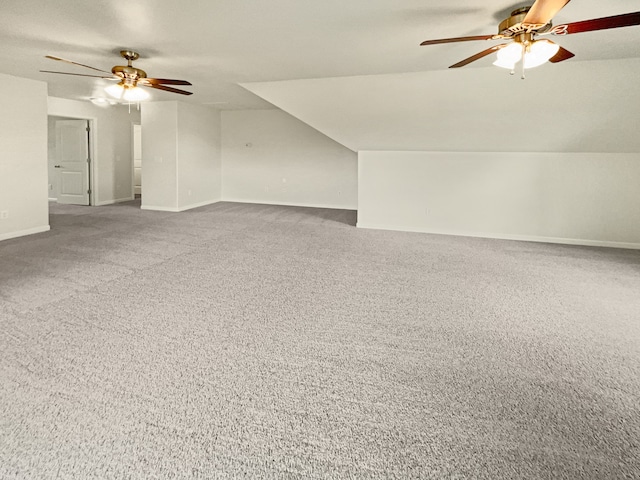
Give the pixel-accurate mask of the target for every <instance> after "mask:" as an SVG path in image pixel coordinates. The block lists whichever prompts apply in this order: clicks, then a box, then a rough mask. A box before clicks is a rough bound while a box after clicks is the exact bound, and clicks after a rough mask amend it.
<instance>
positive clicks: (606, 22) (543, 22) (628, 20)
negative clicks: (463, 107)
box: [420, 0, 640, 78]
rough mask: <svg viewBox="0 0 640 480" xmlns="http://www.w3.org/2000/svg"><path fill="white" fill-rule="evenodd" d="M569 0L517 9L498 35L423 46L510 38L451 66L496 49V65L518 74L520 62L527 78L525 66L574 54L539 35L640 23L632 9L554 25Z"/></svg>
mask: <svg viewBox="0 0 640 480" xmlns="http://www.w3.org/2000/svg"><path fill="white" fill-rule="evenodd" d="M569 1H570V0H536V1H535V2H534V3H533V5H532V6H530V7H523V8H519V9H517V10H514V11H513V12H512V13H511V16H510V17H509V18H507V19H506V20H503V21H502V23H500V25H499V26H498V33H497V34H496V35H478V36H472V37H457V38H442V39H438V40H426V41H424V42H422V43H421V44H420V45H437V44H440V43H454V42H468V41H473V40H511V42H508V43H502V44H500V45H494V46H492V47H489V48H487V49H486V50H483V51H482V52H480V53H476V54H475V55H472V56H471V57H469V58H465V59H464V60H462V61H460V62H458V63H455V64H453V65H451V66H450V67H449V68H459V67H464V66H465V65H469V64H470V63H472V62H475V61H476V60H480V59H481V58H484V57H486V56H487V55H490V54H491V53H493V52H497V60H496V61H495V62H494V65H496V66H499V67H504V68H508V69H510V70H511V74H512V75H513V74H514V73H515V72H514V70H515V65H516V64H517V63H518V62H521V64H522V78H524V69H525V68H533V67H537V66H538V65H541V64H543V63H545V62H547V61H549V62H551V63H558V62H562V61H564V60H568V59H569V58H571V57H574V56H575V55H574V54H573V53H571V52H570V51H568V50H566V49H565V48H562V47H561V46H560V45H558V44H556V43H554V42H552V41H550V40H547V39H542V40H537V39H536V37H538V36H541V35H570V34H573V33H581V32H590V31H594V30H605V29H608V28H619V27H629V26H633V25H640V12H633V13H627V14H623V15H614V16H612V17H603V18H595V19H592V20H583V21H581V22H574V23H567V24H564V25H556V26H553V25H552V23H551V20H552V19H553V17H554V16H555V15H556V14H557V13H558V12H559V11H560V10H562V8H563V7H564V6H565V5H566V4H567V3H569Z"/></svg>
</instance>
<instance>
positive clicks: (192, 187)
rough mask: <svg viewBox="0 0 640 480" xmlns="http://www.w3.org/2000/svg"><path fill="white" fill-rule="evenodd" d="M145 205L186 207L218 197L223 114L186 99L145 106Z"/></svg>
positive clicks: (143, 158) (143, 147)
mask: <svg viewBox="0 0 640 480" xmlns="http://www.w3.org/2000/svg"><path fill="white" fill-rule="evenodd" d="M142 171H143V174H142V175H143V177H142V191H143V194H142V208H143V209H147V210H166V211H176V212H177V211H182V210H188V209H190V208H195V207H198V206H202V205H207V204H210V203H214V202H217V201H220V190H221V179H220V175H221V159H220V113H219V112H218V111H217V110H214V109H210V108H206V107H201V106H198V105H191V104H186V103H182V102H175V101H172V102H150V103H148V104H145V105H144V106H143V109H142Z"/></svg>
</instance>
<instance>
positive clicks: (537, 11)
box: [522, 0, 570, 27]
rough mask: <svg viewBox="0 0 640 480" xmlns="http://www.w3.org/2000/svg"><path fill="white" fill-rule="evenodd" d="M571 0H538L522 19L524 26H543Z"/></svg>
mask: <svg viewBox="0 0 640 480" xmlns="http://www.w3.org/2000/svg"><path fill="white" fill-rule="evenodd" d="M569 1H570V0H536V2H535V3H534V4H533V5H532V6H531V8H530V9H529V12H528V13H527V15H526V16H525V17H524V20H522V24H523V25H524V26H532V27H533V26H538V27H542V26H544V25H546V24H547V23H549V22H550V21H551V19H552V18H553V17H555V16H556V13H558V12H559V11H560V10H562V8H563V7H564V6H565V5H566V4H567V3H569Z"/></svg>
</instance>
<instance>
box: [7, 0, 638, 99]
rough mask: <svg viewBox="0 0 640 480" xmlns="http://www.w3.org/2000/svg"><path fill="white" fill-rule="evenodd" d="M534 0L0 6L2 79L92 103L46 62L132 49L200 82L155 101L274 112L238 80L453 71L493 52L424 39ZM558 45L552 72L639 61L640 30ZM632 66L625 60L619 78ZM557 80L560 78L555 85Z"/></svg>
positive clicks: (158, 71)
mask: <svg viewBox="0 0 640 480" xmlns="http://www.w3.org/2000/svg"><path fill="white" fill-rule="evenodd" d="M527 3H531V2H527V1H526V0H525V1H524V2H514V1H513V0H486V1H484V2H478V1H475V0H458V1H453V0H447V1H444V0H438V1H431V0H429V1H427V0H420V1H417V0H395V1H389V0H349V1H345V0H322V1H314V2H310V1H306V0H270V1H258V0H233V1H229V0H188V1H183V2H176V1H175V0H171V1H168V0H128V1H122V0H95V1H91V2H88V1H85V0H61V1H58V2H43V1H42V0H20V1H17V0H10V1H4V2H2V6H1V7H0V8H1V14H0V45H1V46H2V47H1V48H0V73H5V74H10V75H15V76H19V77H27V78H33V79H38V80H42V81H45V82H47V83H48V84H49V93H50V95H53V96H58V97H64V98H73V99H87V98H89V97H92V96H102V95H103V92H102V89H103V87H104V85H106V83H105V81H104V80H100V79H91V78H84V77H72V76H62V75H52V74H45V73H40V72H39V70H62V71H67V72H72V73H91V72H90V71H88V72H87V71H85V70H83V69H82V68H80V67H75V66H72V65H66V64H61V63H60V62H53V61H51V60H47V59H45V58H44V56H45V55H55V56H58V57H63V58H68V59H70V60H74V61H76V62H79V63H83V64H87V65H92V66H95V67H98V68H102V69H105V70H110V68H111V67H112V66H113V65H121V64H122V59H121V58H120V57H119V56H118V51H119V50H121V49H123V48H129V49H134V50H136V51H138V52H139V53H140V54H141V58H140V60H138V61H137V62H136V66H137V67H139V68H142V69H144V70H146V71H147V73H148V74H149V75H150V76H155V77H162V78H177V79H187V80H189V81H191V82H192V83H193V87H190V90H191V91H193V92H194V95H192V96H190V97H176V96H175V95H172V94H170V93H165V92H158V91H153V92H152V93H153V99H154V100H169V99H171V100H174V99H179V100H184V101H189V102H195V103H200V104H205V105H211V106H213V107H215V108H219V109H244V108H270V107H271V104H270V103H269V102H267V101H265V100H264V99H262V98H260V97H258V96H257V95H255V94H253V93H251V92H249V91H248V90H246V89H245V88H242V87H241V86H240V85H239V84H240V83H255V82H277V81H289V80H297V79H323V78H328V77H347V76H361V75H366V76H369V75H388V74H405V73H413V72H434V71H443V70H447V67H448V66H449V65H451V64H452V63H455V62H457V61H458V60H461V59H463V58H465V57H467V56H469V55H472V54H474V53H476V52H478V51H480V50H482V49H484V48H486V46H485V44H483V43H482V42H479V43H478V42H468V43H464V44H451V45H436V46H429V47H419V46H418V45H419V43H420V42H421V41H422V40H426V39H431V38H440V37H452V36H462V35H479V34H490V33H494V32H496V31H497V24H498V23H499V21H500V20H502V19H504V18H506V17H507V16H508V15H509V12H510V11H511V10H513V9H515V8H517V7H520V6H523V5H527ZM638 6H639V3H638V1H637V0H616V1H614V2H603V1H601V0H579V1H578V0H574V1H572V2H571V3H569V4H568V5H567V6H566V7H565V8H564V9H563V10H562V11H561V12H560V14H559V15H558V16H557V17H556V19H555V23H564V22H572V21H578V20H584V19H589V18H595V17H603V16H609V15H615V14H620V13H628V12H632V11H636V10H638ZM555 40H556V41H557V42H558V43H561V44H562V45H563V46H564V47H565V48H567V49H569V50H571V51H573V52H574V53H575V54H576V57H575V58H574V59H571V60H569V61H567V62H565V63H564V64H558V65H547V66H544V67H543V68H553V69H556V70H558V71H559V70H560V69H563V68H564V65H565V64H568V63H569V62H574V63H575V62H588V61H599V60H611V59H617V60H622V59H629V58H638V57H639V56H640V49H639V48H638V45H639V44H640V27H629V28H621V29H618V30H615V31H613V30H609V31H601V32H590V33H582V34H577V35H572V36H567V37H556V39H555ZM624 65H625V63H624V62H623V61H619V62H617V63H616V68H620V69H621V71H620V75H624ZM483 68H484V69H489V68H491V69H495V68H496V67H493V66H491V60H490V59H489V58H486V59H483V60H482V61H478V62H476V63H474V64H473V65H470V66H468V67H465V69H468V70H474V69H476V70H477V69H483ZM567 70H569V69H567ZM586 70H587V71H588V68H587V69H586ZM484 75H485V76H486V74H484ZM507 75H508V73H507ZM557 75H559V74H558V72H554V78H556V76H557ZM429 78H431V79H432V80H434V81H439V80H438V79H439V78H440V77H439V76H438V75H436V76H434V77H429ZM446 78H447V77H446V76H444V77H442V79H443V80H442V81H446ZM460 78H465V79H467V78H469V82H470V83H469V84H468V88H470V89H474V84H473V82H472V80H471V78H470V74H469V73H467V72H464V73H462V74H461V76H460ZM573 85H574V87H575V88H576V89H580V88H581V79H580V78H575V79H573ZM572 88H573V87H572ZM447 94H452V92H451V91H448V92H447ZM479 94H483V95H485V94H488V95H492V94H491V93H486V92H485V93H479ZM380 97H381V98H383V97H384V92H383V91H381V92H380ZM374 101H375V100H374ZM533 102H535V100H534V101H533Z"/></svg>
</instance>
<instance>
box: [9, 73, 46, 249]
mask: <svg viewBox="0 0 640 480" xmlns="http://www.w3.org/2000/svg"><path fill="white" fill-rule="evenodd" d="M0 110H1V111H2V115H0V240H5V239H7V238H13V237H19V236H22V235H29V234H32V233H38V232H44V231H47V230H49V206H48V200H47V195H48V194H47V84H46V83H44V82H39V81H35V80H28V79H26V78H18V77H12V76H9V75H3V74H0Z"/></svg>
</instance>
